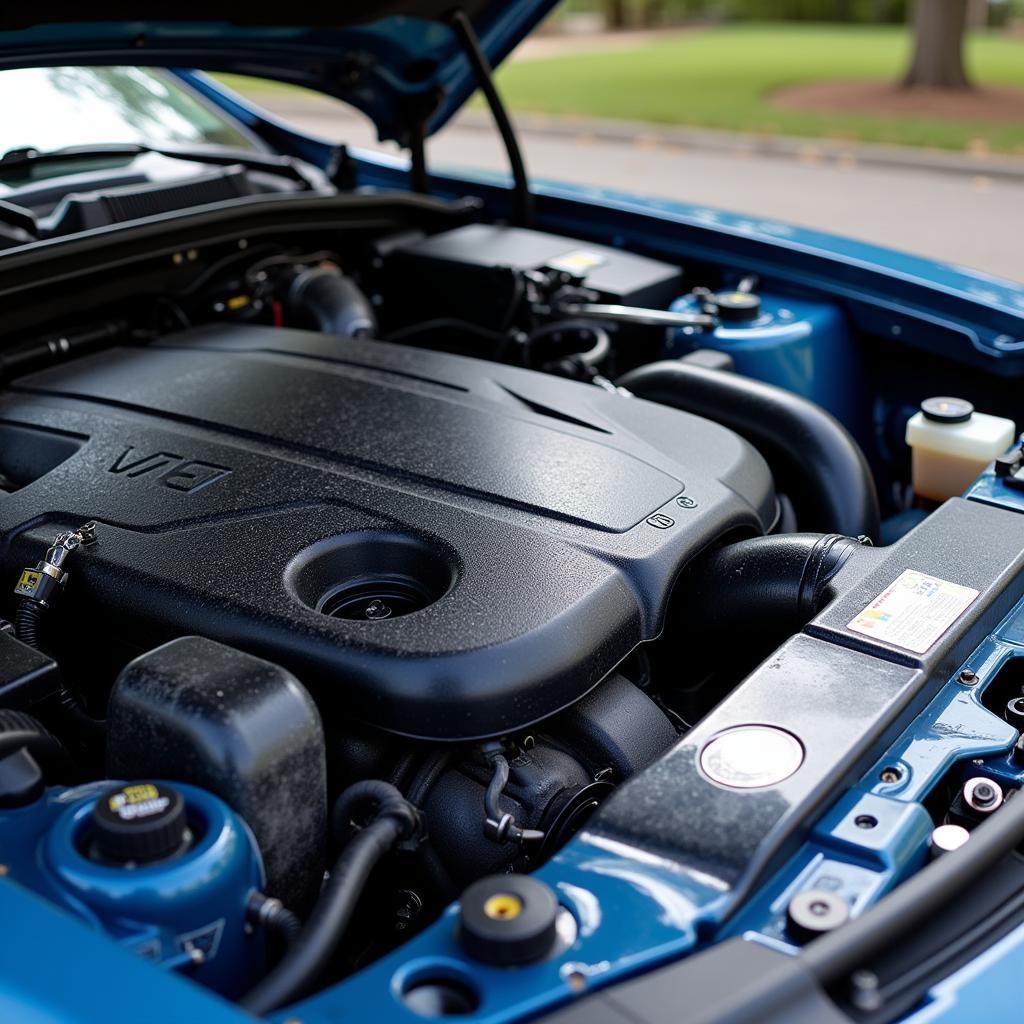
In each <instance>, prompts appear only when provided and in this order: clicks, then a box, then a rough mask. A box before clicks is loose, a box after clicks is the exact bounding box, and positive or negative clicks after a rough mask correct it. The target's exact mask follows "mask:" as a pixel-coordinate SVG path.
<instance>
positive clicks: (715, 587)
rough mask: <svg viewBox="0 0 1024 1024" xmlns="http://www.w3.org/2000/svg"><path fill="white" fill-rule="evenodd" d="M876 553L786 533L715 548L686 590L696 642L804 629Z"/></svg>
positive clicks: (854, 544)
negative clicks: (846, 572) (708, 635)
mask: <svg viewBox="0 0 1024 1024" xmlns="http://www.w3.org/2000/svg"><path fill="white" fill-rule="evenodd" d="M873 550H874V549H872V548H870V547H864V546H863V545H862V544H861V542H860V541H858V540H855V539H854V538H852V537H843V536H841V535H839V534H835V533H829V534H819V533H784V534H775V535H772V536H768V537H754V538H752V539H750V540H742V541H738V542H737V543H735V544H729V545H727V546H725V547H722V548H718V549H717V550H715V551H712V552H711V553H710V554H708V555H705V556H704V557H702V558H701V559H699V560H698V561H697V562H696V563H695V564H694V565H693V566H692V567H691V568H690V569H689V570H688V576H687V579H686V581H685V584H684V586H683V588H682V590H683V594H684V598H683V599H684V600H685V603H686V607H687V611H686V616H687V621H688V622H690V623H691V626H692V628H693V629H694V634H693V635H694V636H701V635H702V634H704V633H705V632H715V631H716V630H728V631H731V632H732V633H733V634H734V635H740V636H742V635H747V634H749V633H751V632H756V633H759V634H775V633H778V632H780V631H785V630H795V629H799V628H800V627H801V626H803V625H804V624H805V623H807V622H808V621H810V619H812V618H813V617H814V616H815V615H816V614H817V613H818V612H819V611H821V609H822V608H823V607H824V606H825V604H826V602H827V601H828V600H829V599H830V597H831V596H832V592H833V588H832V584H833V582H834V581H835V579H836V577H837V576H838V575H839V573H840V571H841V570H843V569H844V568H846V567H847V565H848V564H850V563H851V560H853V563H854V564H851V565H850V569H851V572H852V571H854V569H855V568H856V569H862V570H865V571H866V569H867V568H868V567H869V562H870V561H871V560H872V553H873Z"/></svg>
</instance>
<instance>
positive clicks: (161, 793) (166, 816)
mask: <svg viewBox="0 0 1024 1024" xmlns="http://www.w3.org/2000/svg"><path fill="white" fill-rule="evenodd" d="M92 826H93V834H92V844H91V849H90V852H91V853H93V854H95V856H94V859H96V860H102V861H109V862H113V863H115V864H129V863H133V864H151V863H153V862H154V861H158V860H166V859H167V858H168V857H172V856H174V855H175V854H176V853H179V852H182V851H184V850H185V849H186V848H187V846H188V843H189V840H190V838H191V836H190V833H189V829H188V821H187V820H186V817H185V800H184V798H183V797H182V795H181V794H180V793H179V792H178V791H177V790H176V789H172V788H171V787H170V786H168V785H166V784H165V783H156V782H130V783H125V784H124V785H119V786H115V787H114V788H113V789H108V790H107V791H106V792H105V793H104V794H103V795H102V796H101V797H100V798H99V800H97V801H96V805H95V807H93V811H92Z"/></svg>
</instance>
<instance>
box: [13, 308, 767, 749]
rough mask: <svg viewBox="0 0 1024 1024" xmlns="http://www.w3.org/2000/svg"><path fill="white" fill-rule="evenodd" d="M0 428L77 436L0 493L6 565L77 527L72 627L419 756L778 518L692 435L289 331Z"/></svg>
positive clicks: (632, 635)
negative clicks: (223, 667)
mask: <svg viewBox="0 0 1024 1024" xmlns="http://www.w3.org/2000/svg"><path fill="white" fill-rule="evenodd" d="M5 430H6V431H17V432H18V437H19V440H20V441H21V442H22V443H26V440H27V444H28V445H29V449H30V450H31V448H32V446H33V445H36V446H37V448H38V449H39V450H40V451H42V450H43V449H46V448H47V446H50V447H52V446H53V443H54V442H53V439H54V438H57V437H60V438H70V439H71V440H70V441H67V442H64V443H65V444H66V445H67V446H68V448H67V457H66V458H64V459H63V461H59V462H58V463H57V464H56V465H49V464H47V465H44V466H41V468H40V470H39V471H38V472H37V473H35V474H31V477H30V478H29V479H25V480H22V481H19V482H20V483H21V484H22V486H21V488H20V489H19V490H17V491H15V492H13V493H12V494H9V495H4V496H0V532H2V533H3V534H5V535H6V536H8V537H9V540H8V546H7V551H6V552H5V554H4V561H5V564H7V562H8V560H10V561H11V565H15V564H18V563H19V560H20V561H21V562H23V563H25V564H27V563H28V562H29V561H30V560H31V559H33V558H34V557H37V556H38V554H39V549H40V547H45V546H46V544H47V543H48V541H49V539H50V538H51V537H52V533H53V524H54V523H64V522H65V521H66V522H68V523H69V524H70V525H74V524H75V523H77V522H78V521H84V520H86V519H95V520H97V521H98V522H99V524H100V528H99V534H98V535H99V540H98V542H97V543H96V544H95V545H93V546H92V547H90V548H89V549H88V550H83V551H82V552H81V557H80V558H79V559H78V560H77V564H76V567H75V579H74V581H73V585H72V586H71V587H69V588H68V592H67V595H66V598H65V599H66V601H67V605H68V606H73V607H74V614H76V615H78V616H82V617H85V618H88V617H89V616H98V615H100V614H101V611H100V610H101V609H102V614H103V615H104V616H105V617H106V619H105V621H106V623H107V625H106V628H107V629H108V630H109V629H110V628H111V625H113V626H114V627H115V630H116V631H119V632H122V633H129V632H130V633H131V634H132V635H133V636H140V637H144V638H146V639H147V640H153V641H160V640H165V639H170V638H171V637H173V636H178V635H184V634H189V633H196V634H200V635H205V636H209V637H211V638H212V639H216V640H219V641H221V642H224V643H228V644H234V645H236V646H238V647H241V648H243V649H245V650H249V651H251V652H253V653H255V654H259V655H261V656H263V657H266V658H269V659H271V660H273V661H275V662H278V663H280V664H281V665H283V666H285V667H286V668H288V669H290V670H291V671H293V672H294V673H296V675H298V677H299V678H300V679H302V680H303V682H305V683H306V684H307V685H308V686H310V687H311V689H312V690H313V692H314V694H315V696H316V698H317V700H318V702H319V703H320V704H321V707H322V708H328V707H331V706H336V707H337V708H338V709H339V710H340V709H344V713H345V714H348V715H351V716H352V717H353V718H358V719H360V720H363V721H365V722H367V723H369V724H371V725H375V726H378V727H381V728H384V729H388V730H391V731H394V732H398V733H402V734H405V735H410V736H417V737H423V738H431V739H438V740H456V739H471V738H478V737H483V736H489V735H496V734H499V733H502V732H506V731H509V730H512V729H515V728H520V727H524V726H526V725H529V724H530V723H532V722H534V721H536V720H538V719H540V718H543V717H546V716H548V715H550V714H552V713H554V712H556V711H558V710H560V709H561V708H563V707H565V706H567V705H569V704H571V703H572V702H574V701H575V700H578V699H579V698H580V697H581V696H583V695H584V694H585V693H586V692H587V691H588V690H590V689H591V688H592V687H593V686H595V685H596V684H597V683H598V682H599V681H600V680H601V679H602V678H604V677H605V676H606V675H607V674H608V673H609V672H610V671H611V670H612V669H613V668H614V667H615V666H616V665H617V664H618V663H619V662H620V661H621V660H622V659H623V658H624V657H626V656H627V655H628V654H629V653H630V651H632V650H633V649H634V648H635V647H636V645H637V644H639V643H640V642H642V641H644V640H648V639H651V638H653V637H654V636H656V635H657V634H658V632H659V631H660V629H661V626H662V620H663V616H664V610H665V605H666V602H667V600H668V595H669V593H670V591H671V588H672V586H673V584H674V581H675V579H676V577H677V575H678V573H679V571H680V569H681V567H682V566H683V565H685V563H686V562H687V561H688V560H689V559H690V558H692V557H693V556H694V555H695V554H696V553H697V552H699V551H700V550H702V549H703V548H704V547H706V546H707V545H709V544H711V543H714V542H715V541H716V540H718V539H719V538H721V537H722V536H724V535H725V534H727V533H731V532H734V531H745V532H747V533H760V532H763V531H764V530H766V529H768V528H770V526H771V523H772V520H773V518H774V515H775V497H774V493H773V488H772V481H771V475H770V473H769V471H768V468H767V466H766V464H765V463H764V461H763V460H762V459H761V457H760V456H759V455H758V453H757V452H756V451H754V449H753V448H751V447H750V446H749V445H748V444H747V443H746V442H744V441H743V440H742V439H740V438H739V437H737V436H736V435H735V434H733V433H732V432H730V431H729V430H727V429H725V428H723V427H721V426H718V425H717V424H714V423H711V422H709V421H708V420H705V419H701V418H699V417H695V416H691V415H688V414H686V413H683V412H679V411H676V410H674V409H668V408H665V407H662V406H658V405H655V404H653V403H649V402H646V401H642V400H639V399H630V398H626V397H623V396H621V395H615V394H608V393H606V392H604V391H602V390H601V389H599V388H596V387H592V386H589V385H585V384H579V383H576V382H573V381H567V380H563V379H560V378H555V377H551V376H546V375H542V374H539V373H535V372H531V371H527V370H520V369H516V368H513V367H507V366H502V365H495V364H492V363H485V362H481V361H479V360H475V359H470V358H466V357H461V356H452V355H445V354H439V353H434V352H427V351H423V350H419V349H412V348H406V347H401V346H395V345H388V344H385V343H382V342H368V341H354V340H350V339H342V338H336V337H330V336H324V335H320V334H314V333H310V332H304V331H295V330H284V329H272V328H259V327H252V326H236V327H226V326H215V327H206V328H199V329H195V330H190V331H186V332H182V333H180V334H176V335H171V336H168V337H167V338H165V339H164V340H163V341H162V342H160V343H159V344H156V345H153V346H150V347H147V348H117V349H111V350H108V351H105V352H102V353H99V354H96V355H93V356H89V357H85V358H82V359H79V360H76V361H74V362H71V363H67V364H65V365H63V366H60V367H57V368H53V369H49V370H45V371H43V372H40V373H36V374H33V375H31V376H28V377H24V378H21V379H20V380H18V381H16V382H14V384H13V385H11V386H10V388H9V389H8V390H7V391H0V435H2V434H3V432H4V431H5ZM0 440H2V436H0ZM31 461H32V460H31V458H30V459H29V462H31ZM49 461H50V462H52V461H53V460H52V459H51V460H49ZM41 462H43V463H46V462H47V460H46V459H42V458H41Z"/></svg>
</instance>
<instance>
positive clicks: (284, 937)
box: [249, 892, 302, 952]
mask: <svg viewBox="0 0 1024 1024" xmlns="http://www.w3.org/2000/svg"><path fill="white" fill-rule="evenodd" d="M249 911H250V915H251V918H253V919H255V921H256V922H257V923H259V924H261V925H262V926H263V928H264V929H265V930H266V931H268V932H270V933H271V934H273V935H276V936H277V937H278V938H279V939H280V940H281V945H282V947H283V949H284V950H285V952H287V951H288V950H289V949H291V947H292V946H293V945H295V940H296V939H297V938H298V937H299V932H300V931H302V922H301V921H300V920H299V918H298V915H296V914H294V913H293V912H292V911H291V910H289V909H288V908H287V907H286V906H285V905H284V904H283V903H282V902H281V901H280V900H279V899H276V898H274V897H273V896H267V895H265V894H264V893H261V892H254V893H253V894H252V896H250V897H249Z"/></svg>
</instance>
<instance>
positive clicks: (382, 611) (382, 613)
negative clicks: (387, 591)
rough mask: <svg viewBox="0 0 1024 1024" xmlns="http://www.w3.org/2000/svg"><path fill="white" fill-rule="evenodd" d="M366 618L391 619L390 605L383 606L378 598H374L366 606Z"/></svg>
mask: <svg viewBox="0 0 1024 1024" xmlns="http://www.w3.org/2000/svg"><path fill="white" fill-rule="evenodd" d="M366 617H367V618H368V619H389V618H391V605H388V604H385V603H384V602H383V601H382V600H381V599H380V598H379V597H375V598H374V599H373V600H372V601H371V602H370V603H369V604H368V605H367V606H366Z"/></svg>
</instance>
